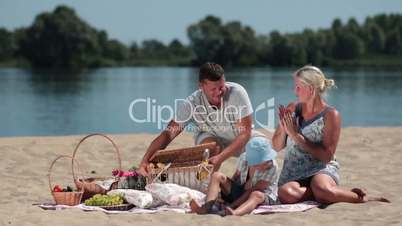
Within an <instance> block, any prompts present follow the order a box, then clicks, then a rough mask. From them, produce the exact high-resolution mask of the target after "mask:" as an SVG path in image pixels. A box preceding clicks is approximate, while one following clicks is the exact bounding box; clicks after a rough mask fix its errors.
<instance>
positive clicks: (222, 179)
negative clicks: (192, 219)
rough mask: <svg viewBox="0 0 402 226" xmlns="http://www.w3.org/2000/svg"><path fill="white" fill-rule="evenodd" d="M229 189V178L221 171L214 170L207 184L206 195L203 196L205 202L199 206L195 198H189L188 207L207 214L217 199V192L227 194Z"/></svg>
mask: <svg viewBox="0 0 402 226" xmlns="http://www.w3.org/2000/svg"><path fill="white" fill-rule="evenodd" d="M230 189H231V183H230V180H229V179H228V178H227V177H226V176H225V175H224V174H223V173H221V172H215V173H213V174H212V177H211V181H210V183H209V185H208V191H207V197H206V198H205V204H204V205H203V206H199V205H198V203H197V202H196V201H195V200H191V202H190V208H191V212H194V213H198V214H207V213H208V211H209V210H210V209H211V206H212V205H213V204H214V203H215V201H216V200H217V199H218V196H219V193H220V192H221V191H222V192H224V193H225V194H229V192H230Z"/></svg>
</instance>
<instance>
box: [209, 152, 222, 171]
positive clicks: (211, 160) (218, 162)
mask: <svg viewBox="0 0 402 226" xmlns="http://www.w3.org/2000/svg"><path fill="white" fill-rule="evenodd" d="M208 161H209V163H211V164H212V165H214V172H215V171H218V170H219V168H220V167H221V165H222V162H223V161H222V159H221V157H220V155H219V154H218V155H215V156H213V157H211V158H209V160H208Z"/></svg>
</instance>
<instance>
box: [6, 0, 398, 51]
mask: <svg viewBox="0 0 402 226" xmlns="http://www.w3.org/2000/svg"><path fill="white" fill-rule="evenodd" d="M61 4H64V5H67V6H70V7H72V8H74V9H75V11H76V12H77V14H78V15H79V16H80V17H81V18H83V19H84V20H85V21H87V22H88V23H89V24H91V25H92V26H94V27H96V28H97V29H104V30H106V31H107V33H108V34H109V37H110V38H115V39H118V40H120V41H122V42H124V43H126V44H130V43H132V42H133V41H136V42H138V43H139V42H141V41H143V40H145V39H158V40H160V41H163V42H164V43H166V44H167V43H169V42H170V41H172V40H173V39H175V38H177V39H179V40H180V41H182V42H184V43H188V38H187V34H186V29H187V27H188V26H189V25H191V24H193V23H197V22H198V21H200V20H201V19H203V18H205V16H207V15H210V14H212V15H214V16H217V17H219V18H221V19H222V21H223V22H225V23H226V22H228V21H233V20H237V21H240V22H241V23H242V24H244V25H248V26H251V27H252V28H253V29H254V30H255V31H256V33H257V34H268V33H270V32H271V31H273V30H278V31H280V32H299V31H302V30H303V29H304V28H311V29H318V28H329V27H330V26H331V23H332V21H333V20H334V19H335V18H340V19H341V20H342V21H343V22H346V21H347V20H348V19H349V18H350V17H354V18H355V19H357V21H358V22H360V23H361V22H363V21H364V19H365V18H366V17H367V16H373V15H376V14H379V13H402V0H276V1H274V0H243V1H240V0H201V1H195V0H159V1H157V0H113V1H112V0H69V1H67V0H64V1H63V0H35V1H33V0H32V1H31V0H0V27H5V28H7V29H9V30H14V29H15V28H18V27H26V26H29V25H30V24H31V23H32V22H33V20H34V18H35V16H36V15H37V14H39V13H41V12H44V11H52V10H53V9H54V8H55V7H56V6H58V5H61Z"/></svg>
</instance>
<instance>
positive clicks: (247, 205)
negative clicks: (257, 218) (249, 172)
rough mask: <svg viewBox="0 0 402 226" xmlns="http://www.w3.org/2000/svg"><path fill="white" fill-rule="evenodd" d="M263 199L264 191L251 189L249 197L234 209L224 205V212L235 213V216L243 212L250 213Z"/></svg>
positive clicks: (243, 213)
mask: <svg viewBox="0 0 402 226" xmlns="http://www.w3.org/2000/svg"><path fill="white" fill-rule="evenodd" d="M264 200H265V195H264V193H262V192H260V191H253V192H252V193H251V194H250V197H249V198H248V199H247V201H245V202H244V203H243V204H241V205H240V206H239V207H237V208H236V209H234V210H233V209H231V208H230V207H226V214H227V215H235V216H242V215H245V214H249V213H251V211H253V210H254V209H255V208H256V207H257V206H258V205H259V204H261V203H263V202H264Z"/></svg>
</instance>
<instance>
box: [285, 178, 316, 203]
mask: <svg viewBox="0 0 402 226" xmlns="http://www.w3.org/2000/svg"><path fill="white" fill-rule="evenodd" d="M278 197H279V200H280V201H281V203H283V204H293V203H297V202H302V201H306V200H313V199H314V196H313V192H312V191H311V189H310V188H308V187H302V186H300V184H299V183H298V182H296V181H291V182H288V183H286V184H284V185H282V186H281V187H280V188H279V190H278Z"/></svg>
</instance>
